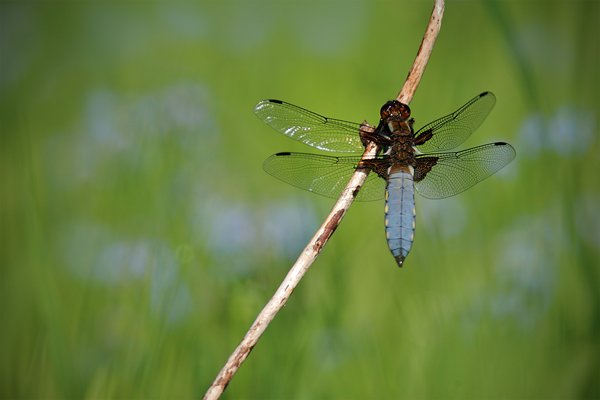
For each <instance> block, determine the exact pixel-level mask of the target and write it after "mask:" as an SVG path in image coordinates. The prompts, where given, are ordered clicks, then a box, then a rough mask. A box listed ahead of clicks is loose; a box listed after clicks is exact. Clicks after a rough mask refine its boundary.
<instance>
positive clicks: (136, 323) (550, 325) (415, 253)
mask: <svg viewBox="0 0 600 400" xmlns="http://www.w3.org/2000/svg"><path fill="white" fill-rule="evenodd" d="M431 7H432V3H431V1H368V0H350V1H347V0H346V1H342V0H340V1H332V0H325V1H316V0H315V1H312V0H311V1H299V2H292V1H274V0H272V1H251V2H248V1H243V0H237V1H236V0H227V1H221V2H214V3H208V2H200V3H192V2H180V3H171V2H161V3H154V2H124V3H118V2H111V3H107V4H104V5H102V4H80V3H78V2H41V3H33V2H30V3H23V2H3V3H2V4H1V5H0V11H1V13H0V68H1V69H0V121H1V126H0V131H1V135H2V145H1V146H0V176H1V186H0V188H1V189H0V190H1V194H0V202H1V203H0V204H1V207H0V218H1V220H0V221H1V222H0V232H1V235H2V236H1V247H0V263H1V264H0V271H1V275H0V296H1V301H0V307H1V310H2V314H1V315H2V328H0V346H1V347H0V397H1V398H23V399H25V398H27V399H31V398H155V399H158V398H192V397H196V398H197V397H201V396H202V394H203V393H204V391H205V390H206V388H207V387H208V386H209V384H210V383H211V381H212V379H213V378H214V377H215V375H216V374H217V372H218V371H219V369H220V368H221V366H222V365H223V363H224V362H225V360H226V359H227V357H228V356H229V354H230V352H231V351H232V350H233V349H234V348H235V346H236V345H237V343H238V342H239V340H240V339H241V338H242V336H243V335H244V333H245V332H246V329H247V328H248V327H249V326H250V324H251V323H252V321H253V320H254V317H255V316H256V314H257V313H258V312H259V311H260V309H261V308H262V306H263V305H264V304H265V302H266V301H267V300H268V299H269V298H270V296H271V295H272V293H273V292H274V290H275V289H276V287H277V286H278V284H279V282H280V281H281V279H282V278H283V277H284V276H285V274H286V272H287V271H288V269H289V267H290V266H291V264H292V262H293V260H294V259H295V257H296V256H297V254H298V253H299V251H300V250H301V249H302V247H303V246H304V244H305V243H306V241H307V240H308V239H309V238H310V237H311V236H312V233H313V232H314V231H315V230H316V228H317V227H318V226H319V224H320V221H321V220H322V219H323V217H324V216H325V215H327V213H328V211H329V209H330V207H331V206H332V204H333V201H332V200H331V199H326V198H321V197H319V196H315V195H312V194H310V193H308V192H304V191H301V190H298V189H295V188H293V187H291V186H288V185H285V184H283V183H281V182H279V181H277V180H275V179H273V178H272V177H270V176H268V175H267V174H265V173H264V172H263V171H262V168H261V163H262V161H263V160H264V159H265V158H266V157H267V156H269V155H270V154H272V153H274V152H277V151H309V152H311V151H313V150H312V149H310V148H308V147H305V146H303V145H302V144H300V143H297V142H294V141H292V140H289V139H287V138H286V137H284V136H283V135H281V134H278V133H276V132H275V131H273V130H272V129H270V128H269V127H267V126H266V125H264V124H263V123H262V122H261V121H259V120H258V119H257V118H256V117H255V116H254V115H253V113H252V107H253V106H254V104H255V103H256V102H258V101H259V100H261V99H264V98H280V99H284V100H287V101H289V102H292V103H295V104H298V105H301V106H304V107H306V108H309V109H311V110H314V111H317V112H320V113H323V114H325V115H329V116H334V117H337V118H343V119H348V120H354V121H358V122H360V121H362V120H364V119H367V120H368V121H370V122H371V123H376V122H377V121H376V120H377V113H378V110H379V107H380V106H381V104H383V103H384V102H385V101H386V100H388V99H390V98H393V97H395V95H396V94H397V92H398V91H399V89H400V87H401V86H402V83H403V81H404V78H405V76H406V74H407V72H408V69H409V67H410V65H411V63H412V61H413V58H414V55H415V53H416V51H417V49H418V46H419V44H420V40H421V36H422V34H423V31H424V29H425V24H426V22H427V20H428V18H429V14H430V11H431ZM599 26H600V2H598V1H596V0H592V1H567V0H562V1H461V2H458V1H449V2H448V3H447V4H446V14H445V18H444V23H443V27H442V32H441V35H440V37H439V40H438V42H437V45H436V47H435V49H434V52H433V56H432V58H431V61H430V64H429V66H428V68H427V71H426V73H425V76H424V79H423V81H422V83H421V86H420V88H419V90H418V91H417V94H416V96H415V98H414V101H413V102H412V103H411V108H412V110H413V116H414V117H415V118H416V121H417V122H416V126H417V127H418V126H421V125H422V124H424V123H426V122H429V121H430V120H432V119H434V118H436V117H439V116H441V115H443V114H445V113H448V112H450V111H453V110H454V109H456V108H457V107H459V106H460V105H462V104H463V103H464V102H466V101H467V100H468V99H470V98H471V97H473V96H475V95H476V94H478V93H480V92H482V91H484V90H491V91H493V92H494V93H495V94H496V96H497V97H498V102H497V104H496V107H495V109H494V111H493V112H492V114H491V115H490V116H489V117H488V119H487V121H486V122H485V123H484V125H483V126H482V127H481V128H480V129H479V130H478V132H477V133H476V134H475V135H473V137H472V138H471V139H469V141H468V142H467V143H466V144H465V146H466V147H470V146H474V145H478V144H483V143H487V142H491V141H494V140H506V141H508V142H510V143H512V144H513V145H514V146H515V148H516V149H517V159H516V160H515V161H514V162H513V163H512V164H511V165H509V166H508V167H507V168H505V170H503V171H502V172H501V173H499V174H497V175H494V176H493V177H491V178H489V179H488V180H486V181H485V182H483V183H481V184H479V185H477V186H476V187H474V188H473V189H470V190H469V191H467V192H465V193H463V194H461V195H459V196H456V197H453V198H450V199H446V200H439V201H428V200H424V199H421V198H420V199H417V231H416V239H415V244H414V247H413V250H412V252H411V254H410V256H409V257H408V259H407V262H406V267H405V268H403V269H402V270H400V269H398V268H397V267H396V265H395V262H394V260H393V258H392V256H391V255H390V253H389V250H388V249H387V247H386V241H385V238H384V229H383V204H382V202H372V203H362V204H355V205H354V206H353V207H352V208H351V209H350V212H349V213H348V215H347V216H346V218H345V219H344V221H343V222H342V225H341V226H340V228H339V229H338V230H337V232H336V233H335V235H334V236H333V238H332V240H331V241H330V242H329V244H328V245H327V247H326V248H325V251H324V252H323V254H322V255H321V256H320V257H319V258H318V260H317V261H316V263H315V264H314V265H313V268H312V269H311V271H310V272H309V273H308V274H307V276H306V277H305V279H304V280H303V282H302V283H301V284H300V286H299V287H298V288H297V289H296V291H295V292H294V294H293V296H292V297H291V299H290V301H289V303H288V305H287V306H286V307H285V309H284V310H283V311H282V312H281V313H280V314H279V315H278V316H277V318H276V319H275V320H274V321H273V323H272V324H271V326H270V327H269V329H268V330H267V332H266V334H265V335H264V337H263V338H262V339H261V341H260V342H259V343H258V346H257V347H256V348H255V349H254V351H253V352H252V354H251V355H250V357H249V358H248V360H247V361H246V363H245V364H244V365H243V366H242V368H241V370H240V371H239V373H238V374H237V375H236V376H235V378H234V379H233V381H232V382H231V384H230V385H229V387H228V388H227V390H226V392H225V395H224V398H230V399H234V398H247V399H281V398H286V399H316V398H318V399H329V398H332V399H353V398H356V399H358V398H373V399H376V398H380V399H386V398H387V399H391V398H396V399H398V398H407V399H424V398H436V399H481V398H486V399H516V398H518V399H567V398H569V399H572V398H582V399H591V398H600V287H599V283H600V269H599V267H600V266H599V260H600V257H599V256H600V179H598V173H599V171H600V157H598V154H599V153H598V151H599V150H600V148H599V139H598V110H599V109H600V107H599V106H600V99H599V95H598V89H599V88H600V85H599V80H600V79H599V78H598V68H599V58H600V54H599V53H600V45H599V38H600V28H599ZM465 146H463V147H465ZM313 152H314V151H313Z"/></svg>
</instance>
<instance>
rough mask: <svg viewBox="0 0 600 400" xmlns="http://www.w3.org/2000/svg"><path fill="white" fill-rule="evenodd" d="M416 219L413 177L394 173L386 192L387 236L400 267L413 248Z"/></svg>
mask: <svg viewBox="0 0 600 400" xmlns="http://www.w3.org/2000/svg"><path fill="white" fill-rule="evenodd" d="M415 219H416V216H415V189H414V182H413V175H412V173H411V172H410V171H408V170H400V171H397V172H393V173H391V174H390V175H389V177H388V184H387V188H386V192H385V235H386V238H387V242H388V246H389V248H390V251H391V252H392V254H393V255H394V258H395V259H396V262H397V263H398V266H400V267H401V266H402V264H403V262H404V259H405V258H406V256H407V255H408V252H409V251H410V248H411V247H412V243H413V238H414V235H415Z"/></svg>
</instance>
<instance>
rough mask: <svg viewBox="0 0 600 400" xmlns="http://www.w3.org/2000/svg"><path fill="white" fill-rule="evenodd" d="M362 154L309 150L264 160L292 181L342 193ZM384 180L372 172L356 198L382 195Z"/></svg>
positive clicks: (272, 170) (326, 192)
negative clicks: (338, 154) (321, 153)
mask: <svg viewBox="0 0 600 400" xmlns="http://www.w3.org/2000/svg"><path fill="white" fill-rule="evenodd" d="M359 161H360V157H332V156H323V155H319V154H307V153H277V154H273V155H272V156H271V157H269V158H267V159H266V160H265V162H264V163H263V168H264V170H265V171H266V172H267V173H269V174H270V175H273V176H274V177H275V178H277V179H280V180H282V181H283V182H286V183H289V184H290V185H293V186H296V187H299V188H300V189H304V190H308V191H309V192H313V193H317V194H320V195H322V196H327V197H333V198H337V197H339V195H340V193H342V191H343V190H344V188H345V187H346V185H347V184H348V181H349V180H350V176H351V175H352V174H353V173H354V172H355V170H356V166H357V165H358V163H359ZM385 184H386V182H385V180H384V179H382V178H380V177H379V175H377V174H376V173H374V172H371V173H370V174H369V176H367V179H366V181H365V183H364V184H363V186H362V188H361V189H360V191H359V193H358V195H357V197H356V200H358V201H372V200H379V199H382V198H383V195H384V192H385Z"/></svg>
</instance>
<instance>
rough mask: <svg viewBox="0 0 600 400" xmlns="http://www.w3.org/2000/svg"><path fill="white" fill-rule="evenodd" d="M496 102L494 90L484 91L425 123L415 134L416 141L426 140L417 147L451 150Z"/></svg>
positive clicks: (469, 134)
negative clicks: (448, 112)
mask: <svg viewBox="0 0 600 400" xmlns="http://www.w3.org/2000/svg"><path fill="white" fill-rule="evenodd" d="M494 104H496V96H494V94H493V93H492V92H484V93H481V94H480V95H479V96H476V97H474V98H472V99H471V100H469V101H468V102H467V104H465V105H464V106H462V107H461V108H459V109H458V110H456V111H454V112H453V113H451V114H448V115H446V116H445V117H442V118H439V119H437V120H435V121H433V122H430V123H429V124H427V125H425V126H424V127H422V128H421V129H419V130H418V131H417V133H416V134H415V137H416V139H415V141H416V142H417V143H418V142H419V140H421V141H422V140H426V141H425V143H423V144H421V145H419V146H418V147H417V148H418V149H419V151H421V152H423V153H429V152H434V151H444V150H450V149H453V148H455V147H457V146H458V145H460V144H461V143H463V142H464V141H465V140H467V138H468V137H469V136H471V134H472V133H473V132H475V130H476V129H477V128H479V126H480V125H481V124H482V122H483V120H485V118H486V117H487V116H488V114H489V113H490V111H491V110H492V108H493V107H494Z"/></svg>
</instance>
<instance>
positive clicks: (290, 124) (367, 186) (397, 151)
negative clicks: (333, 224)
mask: <svg viewBox="0 0 600 400" xmlns="http://www.w3.org/2000/svg"><path fill="white" fill-rule="evenodd" d="M495 103H496V97H495V96H494V94H493V93H492V92H483V93H481V94H479V95H478V96H475V97H474V98H472V99H471V100H469V101H468V102H467V103H466V104H464V105H463V106H462V107H460V108H459V109H457V110H456V111H454V112H452V113H450V114H448V115H445V116H443V117H441V118H438V119H436V120H434V121H432V122H430V123H428V124H426V125H424V126H423V127H421V128H420V129H418V130H416V131H415V130H414V128H413V124H414V122H415V121H414V119H413V118H412V117H411V110H410V108H409V106H408V105H407V104H404V103H401V102H399V101H397V100H390V101H388V102H386V103H385V104H384V105H383V106H382V107H381V109H380V120H379V124H378V125H377V126H371V125H369V124H368V123H366V122H363V123H356V122H350V121H344V120H341V119H335V118H329V117H325V116H322V115H320V114H317V113H314V112H312V111H309V110H306V109H304V108H302V107H298V106H295V105H293V104H290V103H286V102H284V101H281V100H263V101H261V102H259V103H258V104H257V105H256V106H255V107H254V112H255V114H256V115H257V116H258V117H259V118H260V119H261V120H263V121H264V122H265V123H266V124H267V125H269V126H271V127H272V128H274V129H275V130H277V131H279V132H280V133H282V134H284V135H286V136H288V137H290V138H292V139H295V140H297V141H300V142H302V143H304V144H306V145H308V146H311V147H314V148H316V149H319V150H323V151H329V152H335V153H357V154H353V155H344V156H333V155H323V154H311V153H298V152H281V153H277V154H274V155H272V156H270V157H269V158H267V159H266V160H265V162H264V163H263V168H264V170H265V171H266V172H267V173H269V174H270V175H272V176H274V177H275V178H278V179H280V180H281V181H283V182H286V183H288V184H291V185H293V186H296V187H299V188H301V189H304V190H308V191H310V192H313V193H317V194H319V195H323V196H327V197H333V198H337V197H338V196H339V195H340V194H341V192H342V191H343V190H344V189H345V187H346V184H347V182H348V181H349V179H350V177H351V175H352V174H353V173H354V172H355V171H356V170H357V169H362V170H365V171H368V172H369V174H368V176H367V178H366V180H365V182H364V184H363V186H362V188H361V189H360V191H359V192H358V193H357V194H356V200H357V201H373V200H380V199H382V198H385V208H384V211H385V219H384V221H385V235H386V239H387V243H388V247H389V249H390V251H391V253H392V255H393V256H394V258H395V260H396V263H397V264H398V266H400V267H402V266H403V264H404V261H405V259H406V257H407V256H408V253H409V251H410V250H411V248H412V245H413V241H414V232H415V225H416V210H415V195H414V193H415V191H416V192H417V193H418V194H420V195H421V196H423V197H425V198H429V199H442V198H446V197H450V196H454V195H456V194H458V193H461V192H463V191H465V190H467V189H469V188H470V187H472V186H473V185H475V184H476V183H478V182H480V181H482V180H484V179H485V178H487V177H489V176H490V175H492V174H494V173H496V172H497V171H499V170H500V169H502V168H503V167H505V166H506V165H507V164H509V163H510V162H511V161H512V160H513V159H514V158H515V156H516V152H515V149H514V148H513V147H512V146H511V145H510V144H508V143H505V142H494V143H488V144H484V145H481V146H477V147H472V148H469V149H466V150H460V151H448V150H452V149H455V148H456V147H458V146H459V145H460V144H462V143H463V142H464V141H465V140H466V139H467V138H468V137H469V136H471V134H472V133H473V132H474V131H475V130H476V129H477V128H479V126H480V125H481V124H482V123H483V121H484V120H485V118H486V117H487V116H488V114H489V113H490V111H491V110H492V108H493V107H494V104H495ZM370 141H371V142H374V143H375V144H376V145H377V152H376V154H375V156H373V157H370V158H362V157H361V156H360V155H359V154H362V152H363V151H364V149H365V146H366V145H367V143H368V142H370ZM371 172H372V173H371Z"/></svg>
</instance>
